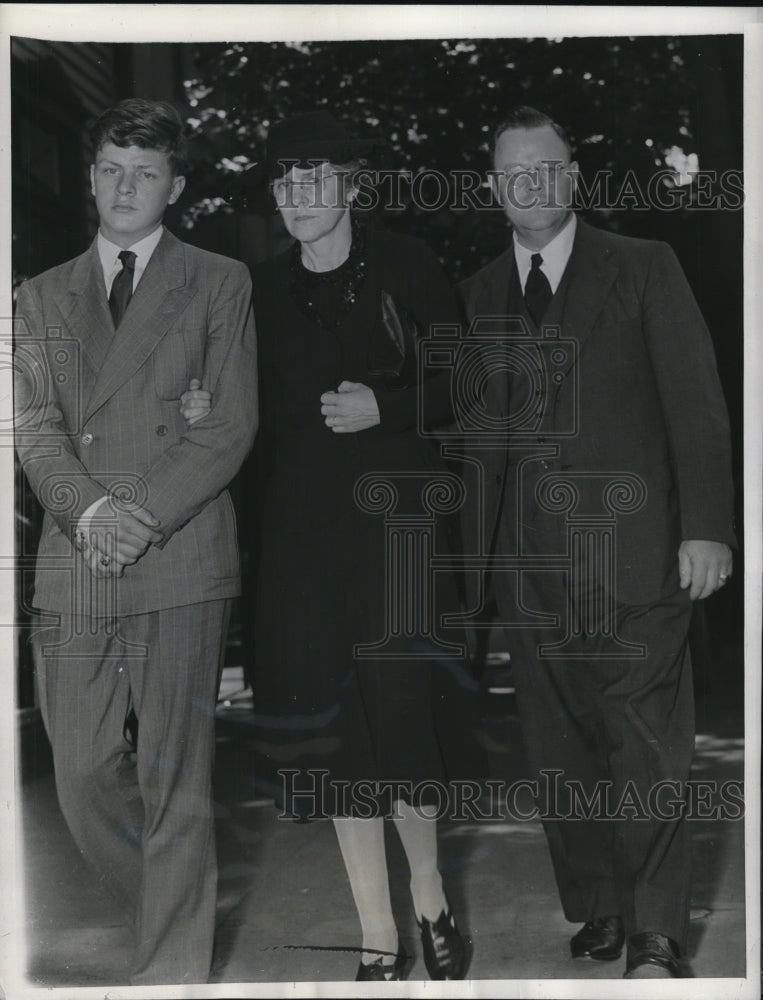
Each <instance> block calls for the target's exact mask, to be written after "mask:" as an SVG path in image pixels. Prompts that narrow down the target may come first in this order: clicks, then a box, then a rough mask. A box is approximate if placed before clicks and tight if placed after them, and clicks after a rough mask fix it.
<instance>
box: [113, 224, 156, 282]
mask: <svg viewBox="0 0 763 1000" xmlns="http://www.w3.org/2000/svg"><path fill="white" fill-rule="evenodd" d="M163 233H164V226H157V228H156V229H155V230H154V231H153V233H149V234H148V236H144V237H143V239H142V240H138V242H137V243H133V245H132V246H131V247H127V248H125V247H120V246H117V245H116V243H112V242H111V240H107V239H106V237H105V236H104V235H103V233H102V232H101V231H100V229H99V230H98V241H97V242H98V256H99V257H100V259H101V267H102V268H103V274H104V277H105V278H106V280H107V281H108V278H109V276H110V275H111V272H112V271H114V270H116V269H117V268H120V267H121V266H122V264H121V261H120V260H119V255H120V253H121V252H122V250H124V249H128V250H132V252H133V253H134V254H135V256H136V260H135V273H136V278H138V277H140V275H141V274H142V273H143V271H144V270H145V268H146V264H148V262H149V260H150V259H151V255H152V254H153V252H154V250H156V248H157V246H158V245H159V240H160V239H161V238H162V235H163Z"/></svg>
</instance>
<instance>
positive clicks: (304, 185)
mask: <svg viewBox="0 0 763 1000" xmlns="http://www.w3.org/2000/svg"><path fill="white" fill-rule="evenodd" d="M340 173H342V171H340V170H329V171H327V172H326V173H325V174H318V175H317V176H315V177H308V178H305V179H304V180H292V179H287V178H285V177H278V178H276V180H274V181H272V182H271V185H270V190H271V191H272V192H273V196H274V198H275V199H276V201H280V200H281V199H285V198H291V197H292V194H293V192H294V190H295V189H302V190H304V191H305V193H306V194H308V195H309V194H311V193H312V194H314V193H315V192H317V191H318V190H319V189H321V188H322V187H323V186H324V184H325V183H326V182H327V181H328V180H329V179H330V178H331V177H337V176H338V175H339V174H340Z"/></svg>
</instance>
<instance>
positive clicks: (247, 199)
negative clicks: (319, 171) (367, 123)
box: [222, 139, 388, 213]
mask: <svg viewBox="0 0 763 1000" xmlns="http://www.w3.org/2000/svg"><path fill="white" fill-rule="evenodd" d="M387 149H388V143H387V142H386V141H385V140H383V139H353V140H352V141H351V142H349V143H348V142H346V141H337V142H333V141H323V142H321V143H320V144H319V145H316V144H315V143H304V144H298V143H294V144H290V145H289V147H288V149H285V150H283V151H279V155H278V157H277V159H271V158H269V157H268V158H267V159H265V160H258V161H257V162H256V163H253V164H252V165H251V166H249V167H247V168H246V170H244V171H242V172H241V173H237V174H236V175H235V176H234V177H232V178H231V179H230V181H229V182H228V184H227V187H226V189H225V191H224V192H223V194H222V198H223V200H224V201H225V202H226V204H228V205H230V206H231V207H232V208H233V209H235V211H237V212H256V213H262V212H267V211H269V209H270V208H271V207H272V206H271V205H270V202H269V193H268V184H269V182H270V181H272V180H274V179H275V178H276V177H280V176H281V175H282V174H283V173H284V172H285V171H288V170H290V169H291V168H292V167H294V166H301V167H303V168H305V169H307V168H309V167H311V166H314V165H315V164H316V163H320V162H327V161H330V162H333V163H346V162H348V161H350V160H353V159H355V158H357V157H359V156H365V155H368V154H371V153H373V152H377V153H381V152H382V151H385V150H387Z"/></svg>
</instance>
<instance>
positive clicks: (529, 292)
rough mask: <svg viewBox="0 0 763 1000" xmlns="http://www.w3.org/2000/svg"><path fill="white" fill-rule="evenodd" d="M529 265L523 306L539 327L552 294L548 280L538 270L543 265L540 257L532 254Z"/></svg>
mask: <svg viewBox="0 0 763 1000" xmlns="http://www.w3.org/2000/svg"><path fill="white" fill-rule="evenodd" d="M530 263H531V265H532V266H531V267H530V273H529V274H528V275H527V281H526V282H525V305H526V306H527V311H528V312H529V313H530V315H531V316H532V318H533V319H534V320H535V323H536V324H537V325H538V326H540V321H541V320H542V319H543V316H544V314H545V312H546V310H547V309H548V306H549V303H550V302H551V299H552V298H553V297H554V293H553V292H552V291H551V285H549V283H548V278H547V277H546V275H545V274H544V273H543V271H541V269H540V266H541V264H542V263H543V258H542V257H541V255H540V254H539V253H534V254H533V255H532V257H531V258H530Z"/></svg>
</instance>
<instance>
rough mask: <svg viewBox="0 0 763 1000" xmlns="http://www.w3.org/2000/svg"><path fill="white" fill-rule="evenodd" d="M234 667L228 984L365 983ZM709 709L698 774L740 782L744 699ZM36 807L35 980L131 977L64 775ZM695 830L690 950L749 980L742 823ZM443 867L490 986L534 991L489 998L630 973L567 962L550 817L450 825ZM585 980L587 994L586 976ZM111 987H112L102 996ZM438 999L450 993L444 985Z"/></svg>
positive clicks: (700, 964) (500, 714) (31, 947)
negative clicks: (536, 983)
mask: <svg viewBox="0 0 763 1000" xmlns="http://www.w3.org/2000/svg"><path fill="white" fill-rule="evenodd" d="M226 673H227V685H228V693H229V695H230V698H229V702H230V703H229V705H228V706H225V705H224V704H221V707H220V709H219V712H218V720H219V722H218V735H219V740H218V761H217V771H216V786H215V794H216V802H217V809H218V814H217V818H218V838H219V848H218V854H219V859H220V888H219V905H218V935H217V946H216V958H215V967H214V973H213V982H216V983H221V984H227V983H251V984H265V983H273V984H277V983H289V982H296V983H306V982H331V981H334V982H337V981H338V982H351V981H352V980H353V979H354V974H355V969H356V967H357V962H358V955H357V952H356V951H355V950H354V949H356V948H357V947H358V946H359V945H360V933H359V928H358V925H357V918H356V916H355V914H354V908H353V904H352V899H351V896H350V890H349V886H348V884H347V880H346V877H345V875H344V871H343V868H342V864H341V860H340V857H339V852H338V849H337V846H336V842H335V839H334V833H333V829H332V826H331V824H330V823H328V822H316V823H310V824H299V825H298V824H295V823H292V822H289V821H285V820H279V819H278V818H277V813H276V810H275V809H274V808H273V807H272V805H270V804H269V802H266V801H264V800H263V799H262V798H261V797H259V795H258V790H257V786H256V776H255V775H254V774H253V772H252V765H251V761H252V753H251V747H250V746H249V745H248V741H249V734H248V730H247V725H246V720H247V716H248V711H247V708H246V702H245V701H242V700H241V698H240V697H239V698H237V691H236V686H237V677H236V675H235V672H233V673H231V672H230V671H229V672H226ZM699 705H700V709H701V710H700V712H699V713H698V718H699V728H700V730H701V732H700V735H699V736H698V739H697V754H696V762H695V777H697V778H702V779H706V778H707V779H712V780H715V781H719V782H720V781H726V780H731V779H741V778H742V765H743V739H742V721H741V712H740V705H739V704H738V702H736V701H735V699H734V698H732V697H731V696H730V695H727V696H723V695H721V696H717V695H716V694H715V693H713V697H704V696H703V697H701V698H700V702H699ZM513 710H514V704H513V697H512V695H510V694H508V695H485V697H484V716H485V729H486V732H487V734H488V737H489V740H490V746H491V751H492V752H491V767H492V771H493V774H494V776H495V777H498V778H503V779H505V780H507V781H509V782H510V781H513V780H516V779H517V778H518V777H519V776H521V774H522V760H521V755H520V753H519V749H518V747H519V733H518V727H517V723H516V719H515V716H514V711H513ZM22 801H23V815H22V827H21V839H22V841H23V844H24V853H25V857H24V873H23V878H24V881H25V884H26V915H25V918H24V924H23V928H24V931H25V937H26V941H27V943H28V963H27V970H28V979H29V982H30V983H36V984H41V985H42V984H45V985H47V986H61V987H66V990H65V991H64V993H63V995H65V996H66V997H67V1000H68V997H69V996H72V995H73V992H72V988H73V987H75V986H92V987H105V986H106V985H107V984H120V983H124V982H125V978H126V969H127V961H128V954H127V939H126V934H125V931H124V928H123V926H122V924H121V922H120V919H119V914H117V913H115V912H113V911H112V910H111V909H110V906H109V902H108V900H106V899H104V898H103V897H102V896H101V895H100V892H99V890H98V888H97V886H96V885H95V884H94V882H93V880H92V878H91V876H90V874H89V871H88V870H87V869H86V868H85V866H84V865H83V863H82V862H81V860H80V858H79V856H78V854H77V852H76V850H75V848H74V846H73V844H72V842H71V840H70V838H69V835H68V833H67V831H66V828H65V826H64V823H63V820H62V818H61V816H60V813H59V811H58V807H57V804H56V800H55V792H54V787H53V779H52V776H51V774H50V773H43V774H39V775H38V776H36V777H31V778H30V779H29V780H27V782H26V783H25V785H24V788H23V795H22ZM692 826H693V832H694V841H693V842H694V862H695V876H694V888H693V913H692V931H691V944H690V959H691V962H692V966H693V969H694V973H695V975H696V976H697V977H713V978H716V977H718V978H721V977H743V976H744V974H745V921H744V853H743V850H744V829H743V824H742V823H741V822H731V821H726V822H717V821H704V820H703V821H695V822H694V823H693V824H692ZM390 853H391V866H390V870H391V879H392V883H393V906H394V909H395V913H396V916H397V919H398V926H399V929H400V932H401V936H402V940H403V943H404V945H405V948H406V950H407V951H408V953H409V954H410V955H412V956H413V964H412V966H409V976H408V978H409V982H413V981H415V980H425V979H426V972H425V969H424V967H423V961H422V959H421V957H420V947H419V945H418V942H417V935H416V928H415V923H414V918H413V913H412V908H411V904H410V899H409V897H408V894H407V874H406V870H405V863H404V860H403V857H402V852H401V851H400V849H399V846H398V845H397V843H396V842H395V841H394V839H393V838H390ZM441 867H442V870H443V873H444V876H445V879H446V884H447V890H448V893H449V895H450V898H451V902H452V905H453V907H454V910H455V912H456V913H457V915H458V918H459V922H460V924H461V927H462V930H463V931H464V932H465V933H466V935H467V936H468V938H469V939H470V942H471V948H472V952H473V955H472V961H471V968H470V978H471V979H472V980H473V982H474V985H473V987H472V989H473V990H476V993H475V995H485V996H496V995H499V992H500V993H501V995H517V996H518V995H520V990H521V987H520V985H519V984H512V983H510V982H506V983H504V984H503V986H501V987H500V988H498V986H497V984H496V986H492V987H487V986H485V990H487V992H482V991H481V990H480V989H479V982H480V981H484V980H506V981H508V980H552V981H558V980H568V981H569V980H600V979H601V980H607V979H610V980H612V979H616V980H620V977H621V976H622V971H623V968H622V966H623V962H622V961H617V962H614V963H595V962H585V961H582V962H581V961H577V962H576V961H573V960H572V959H571V958H569V957H568V943H567V942H568V939H569V936H570V934H571V932H574V928H573V927H571V926H570V925H569V924H567V922H566V921H565V920H564V918H563V916H562V914H561V911H560V909H559V906H558V903H557V897H556V891H555V886H554V880H553V873H552V871H551V865H550V861H549V857H548V853H547V850H546V845H545V840H544V837H543V833H542V830H541V827H540V824H539V823H538V822H536V821H528V822H520V821H517V820H511V819H508V818H506V819H503V820H498V821H490V822H474V821H471V822H452V821H444V822H443V823H442V824H441ZM448 985H449V984H446V986H448ZM602 985H603V984H602ZM699 985H700V984H697V986H698V987H699ZM716 985H718V986H719V985H720V984H716ZM555 987H558V988H555ZM567 988H574V984H572V986H570V985H569V984H568V985H567V986H566V987H564V989H567ZM376 989H377V990H378V987H376ZM562 989H563V987H562V985H561V984H560V983H559V984H555V983H553V982H552V983H551V984H550V987H549V989H548V990H547V991H546V993H545V994H544V995H548V996H562V995H566V994H564V993H563V992H562ZM580 989H581V991H583V990H584V989H585V987H584V985H583V984H582V983H581V984H580ZM515 990H516V992H514V991H515ZM233 992H234V991H231V992H225V991H224V992H223V993H221V994H220V995H224V996H228V995H233ZM255 992H257V990H256V987H254V986H252V987H251V989H250V990H249V991H247V989H246V987H243V992H241V991H239V992H236V995H238V996H247V995H252V994H254V993H255ZM296 992H297V994H299V992H300V991H299V989H297V991H296ZM700 993H701V995H703V996H706V997H712V998H715V997H716V996H719V995H720V991H719V990H714V989H711V990H710V991H707V990H705V989H703V990H701V991H700ZM97 995H101V996H103V995H104V993H103V992H102V991H100V990H99V991H98V994H97ZM183 995H184V996H189V995H190V994H188V993H185V994H183ZM265 995H267V993H266V994H265ZM327 995H328V994H327ZM365 995H379V993H373V992H372V993H368V992H366V994H365ZM396 995H405V994H404V993H403V994H400V993H397V994H396ZM427 995H440V994H439V993H437V991H436V988H435V991H434V992H433V991H432V990H431V988H430V989H428V991H427ZM578 995H583V992H581V993H580V994H578ZM630 995H631V996H635V995H637V994H636V993H631V994H630ZM653 995H654V994H653ZM665 995H667V993H666V994H665ZM698 995H699V994H698ZM749 995H755V993H754V992H753V993H752V994H749Z"/></svg>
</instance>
